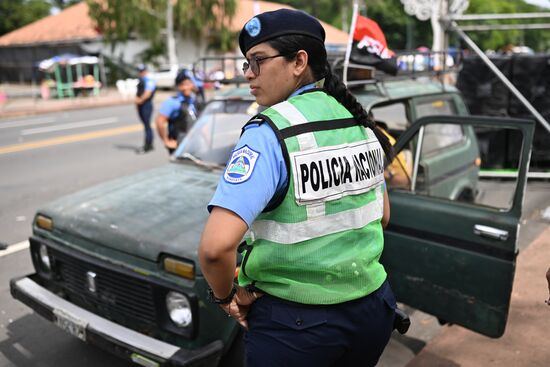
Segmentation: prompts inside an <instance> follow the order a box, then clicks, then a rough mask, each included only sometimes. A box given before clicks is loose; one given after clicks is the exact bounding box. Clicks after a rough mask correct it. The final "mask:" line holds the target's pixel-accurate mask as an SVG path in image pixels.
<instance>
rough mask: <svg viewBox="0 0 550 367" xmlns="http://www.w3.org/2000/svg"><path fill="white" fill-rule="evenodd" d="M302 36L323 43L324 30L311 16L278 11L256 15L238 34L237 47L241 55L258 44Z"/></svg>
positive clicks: (301, 12) (294, 11)
mask: <svg viewBox="0 0 550 367" xmlns="http://www.w3.org/2000/svg"><path fill="white" fill-rule="evenodd" d="M291 34H293V35H302V36H309V37H312V38H315V39H317V40H319V41H321V43H324V42H325V30H324V29H323V26H322V25H321V23H320V22H319V21H318V20H317V19H316V18H314V17H312V16H311V15H309V14H307V13H305V12H303V11H300V10H291V9H279V10H275V11H268V12H265V13H262V14H258V15H256V16H255V17H254V18H252V19H250V20H249V21H248V22H247V23H246V24H245V25H244V27H243V29H242V30H241V33H240V34H239V47H240V48H241V52H242V53H243V55H245V54H246V52H247V51H248V50H249V49H250V48H252V47H254V46H256V45H257V44H259V43H262V42H265V41H269V40H270V39H273V38H276V37H280V36H284V35H291Z"/></svg>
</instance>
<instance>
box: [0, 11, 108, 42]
mask: <svg viewBox="0 0 550 367" xmlns="http://www.w3.org/2000/svg"><path fill="white" fill-rule="evenodd" d="M97 37H100V34H99V32H98V31H97V30H96V28H95V24H94V22H93V20H92V19H91V18H90V16H89V15H88V4H86V2H85V1H83V2H81V3H78V4H76V5H73V6H71V7H68V8H67V9H65V10H63V11H61V12H59V13H58V14H55V15H50V16H47V17H45V18H42V19H40V20H37V21H36V22H33V23H31V24H28V25H26V26H24V27H21V28H19V29H16V30H15V31H12V32H10V33H7V34H5V35H3V36H2V37H0V46H14V45H24V44H36V43H50V42H62V41H77V40H83V39H95V38H97Z"/></svg>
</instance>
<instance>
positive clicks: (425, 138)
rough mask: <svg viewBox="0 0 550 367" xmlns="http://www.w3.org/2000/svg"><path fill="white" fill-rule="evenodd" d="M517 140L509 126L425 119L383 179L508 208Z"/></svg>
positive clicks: (442, 196)
mask: <svg viewBox="0 0 550 367" xmlns="http://www.w3.org/2000/svg"><path fill="white" fill-rule="evenodd" d="M521 141H522V135H521V132H520V131H519V130H515V129H510V128H494V127H491V128H485V127H475V128H474V127H472V126H470V125H460V124H451V123H445V124H439V123H435V124H429V125H426V126H425V127H424V128H422V129H420V130H419V131H418V132H417V134H416V135H415V136H414V137H413V138H411V139H409V141H408V142H407V144H405V146H404V148H403V149H401V150H400V151H399V152H398V154H397V155H396V157H395V158H394V159H393V161H392V162H391V163H390V164H389V165H388V166H387V168H386V173H385V176H386V182H387V184H388V187H389V188H390V189H392V188H395V189H400V190H406V191H412V192H414V193H415V195H425V196H430V197H435V198H440V199H445V200H452V201H460V202H464V203H470V204H478V205H483V206H490V207H495V208H499V209H509V208H510V207H511V205H512V200H513V194H514V192H515V187H516V181H517V174H518V166H519V162H520V151H521V146H520V145H521ZM390 198H391V195H390Z"/></svg>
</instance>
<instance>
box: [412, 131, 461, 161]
mask: <svg viewBox="0 0 550 367" xmlns="http://www.w3.org/2000/svg"><path fill="white" fill-rule="evenodd" d="M463 139H464V133H463V131H462V126H460V125H451V124H430V125H428V126H426V128H425V129H424V144H422V154H423V155H425V156H426V155H430V154H435V153H437V152H438V151H440V150H442V149H445V148H447V147H450V146H452V145H454V144H459V143H460V142H461V141H462V140H463Z"/></svg>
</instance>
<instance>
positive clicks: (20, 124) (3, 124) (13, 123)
mask: <svg viewBox="0 0 550 367" xmlns="http://www.w3.org/2000/svg"><path fill="white" fill-rule="evenodd" d="M55 121H56V119H55V118H53V117H50V118H41V119H33V120H20V121H10V122H0V129H8V128H10V127H23V126H30V125H38V124H49V123H51V122H55Z"/></svg>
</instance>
